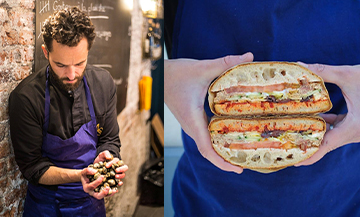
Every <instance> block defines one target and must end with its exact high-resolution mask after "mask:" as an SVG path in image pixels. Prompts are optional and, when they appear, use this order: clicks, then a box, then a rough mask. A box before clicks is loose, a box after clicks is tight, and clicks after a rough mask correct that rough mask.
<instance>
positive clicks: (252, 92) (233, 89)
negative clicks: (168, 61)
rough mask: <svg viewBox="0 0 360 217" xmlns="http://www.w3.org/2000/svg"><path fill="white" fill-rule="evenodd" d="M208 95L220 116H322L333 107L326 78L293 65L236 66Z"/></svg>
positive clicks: (260, 63)
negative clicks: (325, 83) (324, 79)
mask: <svg viewBox="0 0 360 217" xmlns="http://www.w3.org/2000/svg"><path fill="white" fill-rule="evenodd" d="M208 93H209V98H208V99H209V105H210V109H211V110H212V112H213V113H214V114H216V115H218V116H263V115H291V114H296V115H297V114H318V113H323V112H326V111H328V110H330V109H331V107H332V104H331V101H330V97H329V94H328V92H327V90H326V88H325V85H324V82H323V80H322V78H321V77H319V76H317V75H316V74H314V73H313V72H311V71H310V70H309V69H307V68H305V67H303V66H301V65H299V64H296V63H289V62H253V63H245V64H240V65H237V66H234V67H233V68H231V69H229V70H227V71H226V72H224V73H223V74H222V75H220V76H219V77H218V78H217V79H216V80H215V81H214V82H213V83H212V84H211V85H210V87H209V90H208Z"/></svg>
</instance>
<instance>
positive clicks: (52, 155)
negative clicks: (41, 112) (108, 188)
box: [24, 67, 106, 217]
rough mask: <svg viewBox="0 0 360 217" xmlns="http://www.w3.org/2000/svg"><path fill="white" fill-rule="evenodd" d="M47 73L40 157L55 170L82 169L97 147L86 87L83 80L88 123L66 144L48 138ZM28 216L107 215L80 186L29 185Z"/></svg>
mask: <svg viewBox="0 0 360 217" xmlns="http://www.w3.org/2000/svg"><path fill="white" fill-rule="evenodd" d="M48 69H49V67H48ZM48 69H47V70H46V77H47V79H46V89H45V121H44V122H45V123H44V126H43V135H44V136H43V144H42V153H43V157H48V158H49V159H50V160H51V162H53V163H54V164H55V165H56V166H57V167H61V168H69V169H83V168H85V167H87V166H88V165H89V164H91V163H93V161H94V159H95V157H96V144H97V133H96V118H95V112H94V107H93V103H92V100H91V93H90V90H89V86H88V85H87V82H86V78H85V76H84V78H83V81H84V86H85V94H86V100H87V103H88V107H89V111H90V115H91V121H90V122H88V123H86V124H84V125H82V126H81V128H80V129H79V130H78V131H77V132H76V134H75V135H74V136H73V137H71V138H69V139H66V140H63V139H61V138H60V137H58V136H55V135H51V134H48V133H47V129H48V126H49V113H50V93H49V83H48V80H49V79H48V77H49V72H48ZM27 216H37V217H38V216H106V212H105V205H104V200H103V199H102V200H97V199H95V198H94V197H92V196H90V195H89V194H87V193H85V192H84V190H83V187H82V184H81V182H76V183H67V184H62V185H58V188H57V190H56V191H53V190H49V189H47V188H44V187H42V186H35V185H32V184H31V183H29V185H28V191H27V195H26V200H25V206H24V217H27Z"/></svg>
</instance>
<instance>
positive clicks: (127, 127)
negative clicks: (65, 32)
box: [0, 0, 151, 217]
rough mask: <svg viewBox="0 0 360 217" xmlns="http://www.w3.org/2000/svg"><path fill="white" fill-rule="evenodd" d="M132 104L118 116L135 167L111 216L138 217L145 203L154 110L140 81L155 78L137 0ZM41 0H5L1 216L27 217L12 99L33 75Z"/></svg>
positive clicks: (1, 19) (0, 58) (110, 207)
mask: <svg viewBox="0 0 360 217" xmlns="http://www.w3.org/2000/svg"><path fill="white" fill-rule="evenodd" d="M132 16H133V17H132V32H131V33H132V37H131V53H130V69H129V70H130V72H129V79H128V91H127V94H128V95H127V102H126V106H125V108H124V110H123V111H122V112H121V113H120V115H119V116H118V122H119V126H120V139H121V141H122V149H121V156H122V157H123V160H124V161H125V163H127V164H128V165H129V170H128V172H127V173H126V178H125V179H124V180H123V181H124V185H123V186H122V187H121V188H120V189H119V193H118V194H117V195H115V196H113V197H110V198H107V199H106V208H107V216H116V217H118V216H132V214H133V213H134V211H135V208H136V205H137V201H138V199H139V196H140V195H139V192H138V175H139V172H140V169H141V166H142V164H143V163H144V162H145V161H146V160H147V159H148V156H149V151H150V147H149V140H150V139H149V138H150V126H149V124H147V123H146V120H147V119H148V118H149V117H150V112H148V111H143V112H139V110H138V104H139V88H138V82H139V80H140V79H141V76H142V75H150V67H151V64H150V61H148V60H143V59H142V53H141V52H142V50H141V34H142V24H143V21H144V20H143V17H142V12H141V9H140V7H139V5H138V3H137V1H134V10H133V12H132ZM34 19H35V0H0V44H1V49H0V103H1V104H0V216H21V215H22V210H23V203H24V198H25V195H26V188H27V181H25V180H24V179H23V177H22V175H21V173H20V171H19V168H18V167H17V165H16V162H15V160H14V152H13V149H12V145H11V140H10V133H9V117H8V111H7V110H8V98H9V94H10V93H11V91H12V90H13V89H14V88H15V87H16V86H17V85H18V84H19V82H20V81H21V80H22V79H24V78H25V77H27V76H28V75H30V73H31V71H32V67H33V58H34V43H35V26H34V25H35V23H34Z"/></svg>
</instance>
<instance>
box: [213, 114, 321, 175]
mask: <svg viewBox="0 0 360 217" xmlns="http://www.w3.org/2000/svg"><path fill="white" fill-rule="evenodd" d="M325 131H326V124H325V121H324V120H323V119H322V118H321V117H319V116H296V117H294V116H283V117H261V118H234V117H226V118H224V117H214V118H212V120H211V121H210V124H209V132H210V136H211V141H212V146H213V148H214V150H215V151H216V152H217V153H218V154H219V155H220V156H221V157H222V158H224V160H226V161H228V162H230V163H231V164H233V165H237V166H240V167H242V168H248V169H252V170H256V171H259V172H273V171H277V170H279V169H283V168H285V167H288V166H292V165H294V164H296V163H299V162H301V161H303V160H305V159H307V158H309V157H310V156H312V155H313V154H314V153H315V152H316V151H317V150H318V149H319V146H320V144H321V142H322V139H323V136H324V134H325Z"/></svg>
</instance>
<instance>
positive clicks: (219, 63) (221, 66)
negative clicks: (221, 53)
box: [206, 52, 254, 82]
mask: <svg viewBox="0 0 360 217" xmlns="http://www.w3.org/2000/svg"><path fill="white" fill-rule="evenodd" d="M253 60H254V55H253V54H252V53H250V52H248V53H245V54H243V55H240V56H225V57H222V58H218V59H214V60H209V65H207V67H206V73H207V75H208V76H209V77H208V81H209V82H211V81H212V80H214V79H215V78H216V77H218V76H219V75H220V74H221V73H222V72H224V71H226V70H227V69H229V68H231V67H233V66H235V65H238V64H241V63H246V62H252V61H253Z"/></svg>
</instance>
